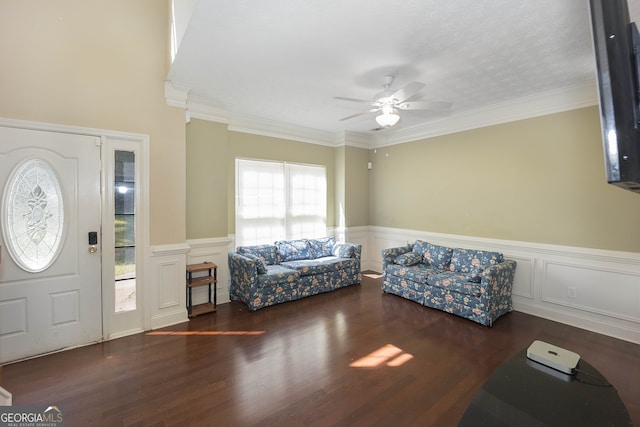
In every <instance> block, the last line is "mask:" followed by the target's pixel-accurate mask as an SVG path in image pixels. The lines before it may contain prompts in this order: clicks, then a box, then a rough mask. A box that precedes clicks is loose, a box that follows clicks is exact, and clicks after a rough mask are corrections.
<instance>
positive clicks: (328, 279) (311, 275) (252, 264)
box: [228, 237, 362, 311]
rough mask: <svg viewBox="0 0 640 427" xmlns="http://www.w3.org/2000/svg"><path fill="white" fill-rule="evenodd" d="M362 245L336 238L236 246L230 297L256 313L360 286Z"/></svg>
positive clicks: (230, 266)
mask: <svg viewBox="0 0 640 427" xmlns="http://www.w3.org/2000/svg"><path fill="white" fill-rule="evenodd" d="M361 253H362V246H361V245H357V244H353V243H337V242H336V241H335V240H334V238H333V237H326V238H321V239H300V240H288V241H278V242H275V243H274V244H273V245H257V246H238V248H236V252H229V256H228V258H229V274H230V276H231V284H230V287H229V295H230V298H231V299H232V300H234V301H240V302H243V303H245V304H246V305H247V307H249V310H251V311H255V310H258V309H260V308H264V307H268V306H270V305H274V304H279V303H283V302H287V301H293V300H297V299H300V298H304V297H308V296H312V295H316V294H319V293H321V292H329V291H333V290H335V289H339V288H342V287H345V286H349V285H354V284H358V283H360V281H361V279H362V275H361V272H360V259H361Z"/></svg>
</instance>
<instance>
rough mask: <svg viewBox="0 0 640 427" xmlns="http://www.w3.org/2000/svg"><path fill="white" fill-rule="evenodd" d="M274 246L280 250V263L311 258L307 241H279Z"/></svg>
mask: <svg viewBox="0 0 640 427" xmlns="http://www.w3.org/2000/svg"><path fill="white" fill-rule="evenodd" d="M276 246H277V247H278V250H280V262H283V261H295V260H298V259H310V258H311V252H310V249H309V241H308V240H307V239H300V240H280V241H278V242H276Z"/></svg>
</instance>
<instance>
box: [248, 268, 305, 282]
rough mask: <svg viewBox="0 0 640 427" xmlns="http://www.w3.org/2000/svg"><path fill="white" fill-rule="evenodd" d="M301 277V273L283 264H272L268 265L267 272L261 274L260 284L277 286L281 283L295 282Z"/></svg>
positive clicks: (259, 277)
mask: <svg viewBox="0 0 640 427" xmlns="http://www.w3.org/2000/svg"><path fill="white" fill-rule="evenodd" d="M299 277H300V273H299V272H297V271H296V270H292V269H290V268H286V267H283V266H281V265H270V266H268V267H267V273H266V274H260V275H259V276H258V286H259V287H266V286H276V285H278V284H279V283H286V282H293V281H294V280H296V279H298V278H299Z"/></svg>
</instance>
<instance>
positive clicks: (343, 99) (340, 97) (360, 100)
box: [333, 96, 371, 104]
mask: <svg viewBox="0 0 640 427" xmlns="http://www.w3.org/2000/svg"><path fill="white" fill-rule="evenodd" d="M333 99H339V100H341V101H350V102H359V103H361V104H363V103H364V104H371V101H367V100H366V99H358V98H345V97H343V96H334V97H333Z"/></svg>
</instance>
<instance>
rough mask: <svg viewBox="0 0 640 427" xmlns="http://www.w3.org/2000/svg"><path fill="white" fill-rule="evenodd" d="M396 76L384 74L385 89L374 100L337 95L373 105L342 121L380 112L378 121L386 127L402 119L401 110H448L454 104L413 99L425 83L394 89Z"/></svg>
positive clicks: (377, 117) (342, 98)
mask: <svg viewBox="0 0 640 427" xmlns="http://www.w3.org/2000/svg"><path fill="white" fill-rule="evenodd" d="M394 78H395V76H384V79H383V81H382V85H383V86H384V90H383V91H382V92H380V93H378V94H376V95H375V96H374V97H373V101H367V100H364V99H357V98H345V97H341V96H336V97H335V98H334V99H340V100H343V101H351V102H358V103H364V104H369V105H370V106H371V108H370V109H368V110H367V111H363V112H361V113H357V114H353V115H351V116H347V117H344V118H342V119H340V121H341V122H342V121H345V120H349V119H353V118H355V117H359V116H363V115H365V114H369V113H377V112H379V113H380V114H378V115H377V116H376V122H377V123H378V125H380V127H381V128H382V129H385V128H389V127H391V126H394V125H395V124H396V123H398V121H399V120H400V115H399V114H398V112H399V111H400V110H440V111H448V110H449V109H451V105H452V104H451V103H450V102H440V101H411V98H413V97H415V96H416V95H417V94H418V93H419V92H420V90H422V88H423V87H424V86H425V84H424V83H420V82H415V81H414V82H411V83H409V84H407V85H405V86H403V87H401V88H400V89H397V90H392V89H391V85H392V84H393V80H394Z"/></svg>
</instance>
